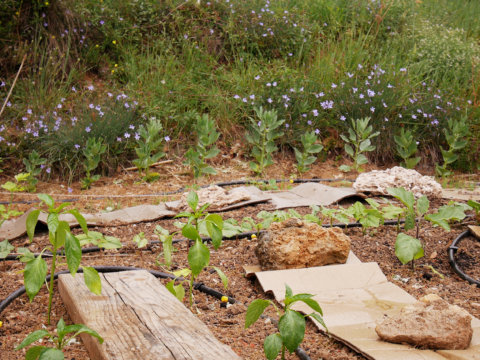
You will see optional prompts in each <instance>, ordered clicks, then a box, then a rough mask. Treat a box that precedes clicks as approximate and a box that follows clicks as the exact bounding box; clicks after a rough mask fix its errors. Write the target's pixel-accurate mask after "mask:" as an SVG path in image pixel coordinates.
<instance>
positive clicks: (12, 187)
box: [0, 173, 30, 227]
mask: <svg viewBox="0 0 480 360" xmlns="http://www.w3.org/2000/svg"><path fill="white" fill-rule="evenodd" d="M29 177H30V174H29V173H20V174H17V175H15V182H11V181H7V182H6V183H5V184H3V185H2V189H4V190H7V191H8V192H9V193H10V201H9V203H8V205H7V207H5V205H3V204H0V227H1V226H2V224H3V223H4V222H5V221H7V220H9V219H10V218H12V217H16V216H20V215H22V214H23V211H18V210H15V209H13V208H12V203H13V196H14V193H16V192H20V191H25V189H26V188H25V186H24V185H23V184H24V183H25V182H26V181H28V178H29Z"/></svg>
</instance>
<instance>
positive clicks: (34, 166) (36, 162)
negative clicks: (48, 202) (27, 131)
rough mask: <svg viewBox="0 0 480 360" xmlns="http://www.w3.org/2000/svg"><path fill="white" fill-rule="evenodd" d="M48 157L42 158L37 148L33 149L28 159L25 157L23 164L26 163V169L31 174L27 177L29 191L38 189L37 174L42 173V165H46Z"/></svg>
mask: <svg viewBox="0 0 480 360" xmlns="http://www.w3.org/2000/svg"><path fill="white" fill-rule="evenodd" d="M46 162H47V159H44V158H41V157H40V155H39V154H38V152H37V151H36V150H33V151H32V152H31V153H30V154H29V155H28V159H26V158H25V159H23V164H24V165H25V170H26V172H27V173H29V174H30V176H29V177H28V179H27V182H28V188H27V189H28V191H29V192H35V191H36V189H37V183H38V179H37V176H38V175H40V173H41V172H42V169H41V168H40V165H45V163H46Z"/></svg>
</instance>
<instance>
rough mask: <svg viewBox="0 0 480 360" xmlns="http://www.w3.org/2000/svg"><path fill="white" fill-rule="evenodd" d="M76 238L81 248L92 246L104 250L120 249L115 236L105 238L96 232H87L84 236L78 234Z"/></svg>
mask: <svg viewBox="0 0 480 360" xmlns="http://www.w3.org/2000/svg"><path fill="white" fill-rule="evenodd" d="M76 237H77V239H78V241H80V246H81V247H84V246H87V245H93V246H98V247H99V248H102V249H106V250H108V249H120V248H121V247H122V243H121V242H120V239H118V238H117V237H115V236H105V235H103V234H102V233H101V232H98V231H89V232H88V233H86V234H78V235H77V236H76Z"/></svg>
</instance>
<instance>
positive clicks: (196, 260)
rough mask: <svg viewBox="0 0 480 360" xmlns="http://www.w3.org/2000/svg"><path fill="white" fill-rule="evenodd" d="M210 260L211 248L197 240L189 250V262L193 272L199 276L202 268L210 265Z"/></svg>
mask: <svg viewBox="0 0 480 360" xmlns="http://www.w3.org/2000/svg"><path fill="white" fill-rule="evenodd" d="M209 262H210V250H208V247H207V246H205V244H203V243H202V242H201V241H200V240H196V241H195V244H193V246H191V247H190V250H189V251H188V264H189V265H190V269H191V270H192V274H193V275H194V276H197V275H198V274H200V273H201V272H202V270H203V269H204V268H205V267H206V266H208V263H209Z"/></svg>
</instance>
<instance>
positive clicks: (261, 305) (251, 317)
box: [245, 299, 271, 329]
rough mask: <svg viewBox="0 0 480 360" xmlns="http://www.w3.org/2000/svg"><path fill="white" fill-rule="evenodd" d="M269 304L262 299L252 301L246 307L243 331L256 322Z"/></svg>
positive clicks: (269, 302)
mask: <svg viewBox="0 0 480 360" xmlns="http://www.w3.org/2000/svg"><path fill="white" fill-rule="evenodd" d="M270 304H271V301H269V300H264V299H256V300H253V301H252V302H251V303H250V305H248V308H247V313H246V315H245V329H247V328H248V327H250V325H252V324H253V323H255V321H257V320H258V318H259V317H260V315H262V314H263V312H264V311H265V309H266V308H267V307H268V305H270Z"/></svg>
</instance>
